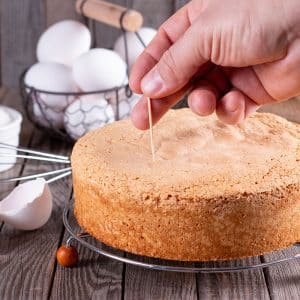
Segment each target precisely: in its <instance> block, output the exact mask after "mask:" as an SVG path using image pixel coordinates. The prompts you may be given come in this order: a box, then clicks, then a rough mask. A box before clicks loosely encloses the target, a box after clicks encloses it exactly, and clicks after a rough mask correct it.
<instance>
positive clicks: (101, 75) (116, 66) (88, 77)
mask: <svg viewBox="0 0 300 300" xmlns="http://www.w3.org/2000/svg"><path fill="white" fill-rule="evenodd" d="M73 77H74V80H75V81H76V83H77V85H78V86H79V87H80V88H81V89H82V90H83V91H85V92H91V91H98V90H106V89H111V88H114V87H118V86H121V85H123V84H124V83H126V82H127V81H126V80H127V74H126V64H125V62H124V61H123V59H122V58H121V57H120V56H119V55H118V54H117V53H116V52H114V51H112V50H108V49H103V48H96V49H91V50H90V51H88V52H86V53H84V54H83V55H81V56H80V57H79V58H78V59H77V60H76V61H75V62H74V65H73Z"/></svg>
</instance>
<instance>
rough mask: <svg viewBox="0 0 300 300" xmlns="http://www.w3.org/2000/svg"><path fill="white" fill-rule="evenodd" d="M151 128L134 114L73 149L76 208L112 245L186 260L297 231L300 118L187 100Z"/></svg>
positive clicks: (257, 245) (261, 246)
mask: <svg viewBox="0 0 300 300" xmlns="http://www.w3.org/2000/svg"><path fill="white" fill-rule="evenodd" d="M148 138H149V137H148V133H147V132H141V131H138V130H137V129H135V128H133V127H132V125H131V123H130V121H129V120H125V121H119V122H115V123H114V124H111V125H108V126H106V127H104V128H102V129H99V130H96V131H93V132H91V133H89V134H87V135H86V136H85V137H83V138H81V139H80V140H79V141H78V142H77V143H76V145H75V147H74V149H73V153H72V158H71V160H72V171H73V184H74V193H75V215H76V218H77V220H78V223H79V224H80V226H82V227H83V228H84V229H85V230H86V231H87V232H89V233H90V234H92V235H93V236H95V237H96V238H97V239H99V240H101V241H102V242H104V243H105V244H107V245H110V246H113V247H116V248H119V249H122V250H126V251H129V252H132V253H136V254H141V255H146V256H153V257H160V258H166V259H176V260H185V261H205V260H220V259H236V258H242V257H247V256H255V255H261V254H263V253H266V252H270V251H273V250H277V249H281V248H285V247H287V246H289V245H291V244H293V243H295V242H296V241H299V240H300V218H299V215H300V150H299V139H300V126H299V125H296V124H292V123H290V122H288V121H286V120H284V119H282V118H280V117H278V116H275V115H272V114H265V113H257V114H255V115H254V116H252V117H250V118H248V119H247V120H246V121H245V122H243V123H242V124H240V125H238V126H229V125H224V124H222V123H220V122H219V121H218V120H217V119H216V117H215V116H211V117H207V118H200V117H197V116H196V115H194V114H193V113H192V112H191V111H190V110H188V109H181V110H176V111H171V112H169V113H168V114H167V115H166V116H165V117H164V118H163V119H162V121H161V122H160V123H159V124H158V125H157V126H156V127H155V128H154V142H155V144H156V148H157V152H156V160H155V162H153V161H152V156H151V151H150V147H149V140H148Z"/></svg>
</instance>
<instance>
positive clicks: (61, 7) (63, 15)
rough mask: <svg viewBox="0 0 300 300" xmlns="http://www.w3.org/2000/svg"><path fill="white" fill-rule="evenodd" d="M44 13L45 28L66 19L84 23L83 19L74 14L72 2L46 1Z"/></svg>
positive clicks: (71, 0)
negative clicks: (45, 14)
mask: <svg viewBox="0 0 300 300" xmlns="http://www.w3.org/2000/svg"><path fill="white" fill-rule="evenodd" d="M46 12H47V16H46V26H47V27H48V26H50V25H52V24H54V23H56V22H59V21H62V20H66V19H71V20H77V21H81V22H85V19H84V17H83V16H82V15H80V14H78V13H77V12H76V10H75V1H74V0H64V1H61V0H46Z"/></svg>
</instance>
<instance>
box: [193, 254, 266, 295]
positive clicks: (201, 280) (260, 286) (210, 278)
mask: <svg viewBox="0 0 300 300" xmlns="http://www.w3.org/2000/svg"><path fill="white" fill-rule="evenodd" d="M256 263H260V259H259V258H258V257H256V258H249V259H246V260H239V261H232V262H207V263H202V264H201V266H205V267H221V266H223V267H224V266H245V265H249V264H256ZM197 283H198V284H197V287H198V295H199V299H228V300H234V299H249V300H250V299H270V296H269V292H268V288H267V284H266V281H265V278H264V273H263V271H262V270H251V271H242V272H235V273H220V274H202V273H200V274H198V275H197Z"/></svg>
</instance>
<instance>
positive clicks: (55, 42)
mask: <svg viewBox="0 0 300 300" xmlns="http://www.w3.org/2000/svg"><path fill="white" fill-rule="evenodd" d="M90 47H91V33H90V31H89V30H88V28H87V27H86V26H85V25H83V24H81V23H80V22H77V21H72V20H64V21H61V22H58V23H55V24H54V25H52V26H50V27H49V28H48V29H47V30H46V31H45V32H44V33H43V34H42V35H41V37H40V39H39V41H38V44H37V51H36V55H37V59H38V61H40V62H57V63H61V64H65V65H67V66H71V65H72V64H73V61H74V60H75V59H76V58H77V57H78V56H80V55H81V54H82V53H84V52H86V51H88V50H89V49H90Z"/></svg>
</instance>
